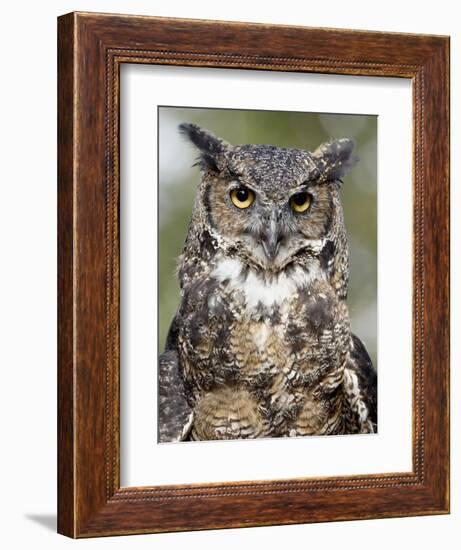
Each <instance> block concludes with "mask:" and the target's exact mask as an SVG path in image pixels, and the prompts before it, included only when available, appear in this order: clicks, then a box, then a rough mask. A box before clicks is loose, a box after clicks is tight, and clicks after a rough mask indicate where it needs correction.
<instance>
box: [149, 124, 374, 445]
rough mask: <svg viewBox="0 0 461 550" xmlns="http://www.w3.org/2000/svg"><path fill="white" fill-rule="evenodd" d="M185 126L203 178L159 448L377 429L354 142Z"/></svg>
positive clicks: (163, 384)
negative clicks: (350, 298) (359, 258)
mask: <svg viewBox="0 0 461 550" xmlns="http://www.w3.org/2000/svg"><path fill="white" fill-rule="evenodd" d="M179 130H180V132H181V133H182V134H183V135H184V136H185V137H186V138H187V139H188V140H190V141H191V142H192V144H193V145H194V146H195V147H196V148H197V149H198V153H199V158H198V164H199V166H200V173H201V181H200V184H199V186H198V190H197V194H196V200H195V204H194V207H193V211H192V219H191V222H190V225H189V229H188V234H187V238H186V241H185V245H184V248H183V251H182V254H181V256H180V257H179V261H178V277H179V283H180V289H181V301H180V306H179V308H178V310H177V313H176V315H175V317H174V319H173V321H172V323H171V326H170V329H169V333H168V336H167V341H166V346H165V351H164V353H162V354H161V355H160V358H159V413H158V416H159V425H158V430H159V441H160V442H166V441H185V440H216V439H218V440H220V439H244V438H260V437H297V436H308V435H329V434H355V433H373V432H375V431H376V425H377V410H376V404H377V399H376V371H375V369H374V367H373V365H372V363H371V360H370V358H369V356H368V353H367V351H366V349H365V347H364V344H363V343H362V342H361V340H360V339H359V338H358V337H357V336H356V335H354V334H353V333H352V332H351V327H350V322H349V313H348V307H347V302H346V299H347V289H348V278H349V268H348V243H347V234H346V228H345V225H344V220H343V210H342V205H341V197H340V189H341V185H342V178H343V177H344V176H345V175H346V174H347V173H348V172H349V171H350V170H351V169H352V168H353V166H354V164H355V163H356V161H357V158H356V157H355V156H354V154H353V148H354V143H353V141H352V140H350V139H338V140H334V141H330V142H328V143H324V144H322V145H320V146H319V147H318V148H317V149H316V150H315V151H313V152H309V151H305V150H301V149H292V148H281V147H276V146H273V145H237V146H233V145H231V144H230V143H228V142H226V141H225V140H223V139H220V138H218V137H216V136H215V135H213V134H212V133H211V132H209V131H207V130H205V129H202V128H200V127H198V126H196V125H195V124H189V123H184V124H181V125H180V126H179Z"/></svg>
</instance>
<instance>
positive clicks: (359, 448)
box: [120, 65, 413, 486]
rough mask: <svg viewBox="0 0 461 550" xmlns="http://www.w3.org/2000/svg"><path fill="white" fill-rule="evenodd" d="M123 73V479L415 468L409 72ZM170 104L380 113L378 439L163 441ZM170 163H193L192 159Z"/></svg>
mask: <svg viewBox="0 0 461 550" xmlns="http://www.w3.org/2000/svg"><path fill="white" fill-rule="evenodd" d="M121 78H122V81H121V113H122V117H121V159H120V165H121V166H122V167H123V168H122V174H121V192H122V195H121V200H122V207H121V216H120V220H121V235H122V246H121V250H122V253H121V303H122V309H121V322H122V326H121V358H122V361H121V368H122V370H121V373H122V374H121V411H120V413H121V419H122V432H121V451H122V453H121V483H122V485H126V486H130V485H131V486H134V485H136V486H144V485H156V484H166V483H193V482H217V481H238V480H252V479H259V480H262V479H280V478H290V477H292V478H295V477H296V478H299V477H306V476H310V477H313V476H319V477H320V476H331V475H350V474H359V473H377V474H379V473H386V472H408V471H411V448H412V437H411V422H412V414H411V373H412V356H411V350H412V317H411V311H412V288H411V283H412V257H411V250H412V238H413V235H412V222H411V219H412V178H411V175H412V174H411V170H412V160H411V153H412V134H413V132H412V102H411V100H412V89H411V82H410V80H409V79H397V78H382V77H381V78H363V77H354V76H336V75H318V74H313V75H306V74H280V73H274V72H263V71H243V70H242V71H238V70H237V71H235V70H234V71H228V70H216V69H202V70H197V69H196V68H185V67H152V66H147V65H129V66H127V67H123V68H122V73H121ZM185 90H186V91H185ZM281 98H283V99H281ZM165 103H169V104H170V105H182V106H187V105H189V106H191V105H195V106H197V105H206V106H208V107H214V108H219V107H226V108H244V109H256V108H259V109H268V110H277V109H291V110H293V111H301V110H306V111H314V112H326V111H328V110H333V111H334V112H336V113H355V114H359V113H362V114H367V113H368V114H375V115H378V159H379V160H378V278H379V285H378V342H379V345H378V365H379V367H378V372H379V384H378V396H379V398H378V402H379V414H378V417H379V426H378V432H379V433H378V434H377V435H371V436H370V435H367V436H346V437H344V436H339V437H334V436H332V437H304V438H291V439H289V440H286V439H265V440H256V441H254V440H253V441H249V440H241V441H233V442H217V441H207V442H194V443H182V444H169V445H159V444H156V441H155V440H154V437H155V435H154V433H155V427H156V425H157V417H156V412H157V402H156V399H155V397H156V395H157V386H156V382H157V377H156V371H155V365H156V364H157V353H158V350H157V349H156V345H155V344H156V334H157V326H156V324H157V323H156V312H157V307H158V306H157V296H156V290H157V278H156V275H157V265H156V261H155V260H156V254H155V251H156V249H157V234H156V226H157V219H156V202H157V200H156V185H155V182H156V180H157V159H156V158H155V156H154V158H153V155H152V152H153V151H156V150H157V141H156V140H157V135H156V128H157V109H156V106H157V105H164V104H165ZM172 130H173V135H171V136H169V137H168V144H169V145H170V147H171V146H172V145H173V143H174V142H173V140H176V141H177V142H179V144H180V145H181V144H182V145H183V149H184V150H186V151H189V150H190V149H191V147H190V146H189V145H188V144H186V143H185V142H184V139H183V138H181V136H179V133H178V131H177V129H176V128H174V129H172ZM306 131H308V129H306ZM170 133H171V129H170ZM162 135H163V137H160V143H161V144H162V146H165V141H164V140H165V134H161V136H162ZM359 154H360V153H359ZM175 163H176V164H177V166H178V168H180V164H181V163H184V164H185V166H186V169H187V168H189V169H190V165H191V162H190V158H189V157H187V158H185V159H182V158H178V159H177V160H176V159H175ZM346 184H347V183H346ZM397 196H398V200H396V199H395V198H396V197H397ZM395 265H398V266H399V269H398V270H396V269H395V268H394V266H395ZM396 311H399V315H398V317H397V318H396V316H395V312H396ZM395 349H398V350H399V357H398V360H395V357H394V353H393V352H394V350H395ZM395 379H398V380H399V383H398V384H395V383H394V380H395ZM287 457H289V458H287ZM339 457H340V458H339Z"/></svg>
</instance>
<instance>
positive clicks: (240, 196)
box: [230, 187, 255, 208]
mask: <svg viewBox="0 0 461 550" xmlns="http://www.w3.org/2000/svg"><path fill="white" fill-rule="evenodd" d="M230 198H231V201H232V203H233V204H234V206H236V207H237V208H248V207H249V206H251V205H252V204H253V202H254V200H255V194H254V193H253V191H251V190H250V189H247V188H246V187H239V188H238V189H232V191H231V192H230Z"/></svg>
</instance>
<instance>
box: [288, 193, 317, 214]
mask: <svg viewBox="0 0 461 550" xmlns="http://www.w3.org/2000/svg"><path fill="white" fill-rule="evenodd" d="M290 202H291V208H292V209H293V212H297V213H298V214H302V213H303V212H306V210H308V208H309V207H310V205H311V203H312V196H311V195H309V193H296V195H293V196H292V197H291V199H290Z"/></svg>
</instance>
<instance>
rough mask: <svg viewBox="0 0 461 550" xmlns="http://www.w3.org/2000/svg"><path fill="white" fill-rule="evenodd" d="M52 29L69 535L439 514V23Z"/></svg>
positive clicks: (443, 260) (144, 21)
mask: <svg viewBox="0 0 461 550" xmlns="http://www.w3.org/2000/svg"><path fill="white" fill-rule="evenodd" d="M58 31H59V32H58V53H59V55H58V70H59V71H58V82H59V87H58V111H59V116H58V148H59V162H58V190H59V192H58V235H59V239H58V251H59V254H58V266H59V277H58V306H59V307H58V326H59V331H58V530H59V532H60V533H62V534H65V535H66V536H69V537H74V538H76V537H79V538H81V537H99V536H112V535H122V534H135V533H144V534H145V533H148V532H166V531H185V530H198V529H218V528H229V527H232V528H235V527H249V526H262V525H275V524H277V525H281V524H294V523H312V522H324V521H338V520H340V521H344V520H357V519H371V518H376V519H378V518H385V517H386V518H387V517H402V516H409V515H414V516H421V515H425V514H427V515H433V514H445V513H449V489H450V476H449V472H450V469H449V399H448V398H449V326H450V323H449V321H450V319H449V317H450V316H449V307H448V306H447V304H448V303H449V224H448V223H447V220H448V219H449V80H448V74H449V48H450V46H449V38H448V37H441V36H428V35H411V34H408V33H405V34H398V33H385V32H379V33H377V32H368V31H366V32H365V31H353V30H347V29H319V28H314V27H289V26H285V25H266V24H264V25H257V24H251V23H241V22H220V21H199V20H186V19H165V18H158V17H144V16H142V17H137V16H123V15H114V14H91V13H79V12H76V13H71V14H67V15H65V16H62V17H60V18H59V24H58ZM69 37H71V40H69ZM427 120H430V121H431V124H426V123H425V121H427ZM377 130H378V131H377ZM378 156H379V164H378V162H377V157H378ZM377 180H378V181H379V189H380V192H379V193H378V194H377ZM378 217H379V232H377V219H378ZM377 237H378V239H377ZM377 249H378V250H377ZM378 273H379V276H378V275H377V274H378ZM377 281H379V286H378V285H377ZM377 290H379V292H377ZM396 312H397V314H396ZM428 320H430V322H428ZM377 326H378V328H379V330H377ZM377 404H379V412H378V414H376V408H377V407H376V405H377ZM323 435H330V436H332V437H321V436H323ZM334 436H338V437H334ZM339 436H344V437H339ZM359 436H361V437H359ZM338 457H340V460H338ZM210 503H212V506H210Z"/></svg>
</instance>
